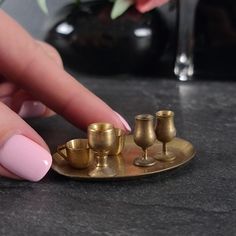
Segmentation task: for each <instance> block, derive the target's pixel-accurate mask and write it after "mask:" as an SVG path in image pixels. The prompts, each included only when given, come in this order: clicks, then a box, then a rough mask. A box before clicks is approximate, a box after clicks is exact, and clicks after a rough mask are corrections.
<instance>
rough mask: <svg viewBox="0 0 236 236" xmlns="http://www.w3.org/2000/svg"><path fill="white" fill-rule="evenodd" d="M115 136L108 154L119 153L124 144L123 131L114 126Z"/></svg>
mask: <svg viewBox="0 0 236 236" xmlns="http://www.w3.org/2000/svg"><path fill="white" fill-rule="evenodd" d="M115 136H116V139H115V142H114V144H113V147H112V149H111V150H110V151H109V154H108V155H109V156H114V155H119V154H120V153H121V152H122V150H123V148H124V146H125V137H126V135H125V131H124V130H122V129H118V128H115Z"/></svg>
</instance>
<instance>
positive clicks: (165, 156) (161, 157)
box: [155, 152, 176, 162]
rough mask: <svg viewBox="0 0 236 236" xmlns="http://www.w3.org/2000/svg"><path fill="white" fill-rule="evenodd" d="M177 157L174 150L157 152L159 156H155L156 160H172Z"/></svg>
mask: <svg viewBox="0 0 236 236" xmlns="http://www.w3.org/2000/svg"><path fill="white" fill-rule="evenodd" d="M175 158H176V156H175V154H174V153H172V152H167V153H160V154H157V156H156V157H155V159H156V160H158V161H163V162H171V161H174V160H175Z"/></svg>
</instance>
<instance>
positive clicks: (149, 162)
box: [134, 157, 156, 167]
mask: <svg viewBox="0 0 236 236" xmlns="http://www.w3.org/2000/svg"><path fill="white" fill-rule="evenodd" d="M155 164H156V160H155V159H154V158H153V157H147V158H143V157H137V158H135V159H134V165H136V166H142V167H147V166H153V165H155Z"/></svg>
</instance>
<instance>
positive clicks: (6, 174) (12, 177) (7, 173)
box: [0, 165, 21, 179]
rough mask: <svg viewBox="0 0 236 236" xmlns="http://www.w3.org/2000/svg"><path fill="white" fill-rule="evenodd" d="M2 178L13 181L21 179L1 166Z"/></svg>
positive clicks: (0, 173) (0, 174)
mask: <svg viewBox="0 0 236 236" xmlns="http://www.w3.org/2000/svg"><path fill="white" fill-rule="evenodd" d="M0 176H3V177H7V178H11V179H21V178H20V177H18V176H16V175H14V174H13V173H11V172H10V171H8V170H7V169H6V168H4V167H3V166H1V165H0Z"/></svg>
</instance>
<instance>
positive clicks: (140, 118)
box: [135, 114, 154, 120]
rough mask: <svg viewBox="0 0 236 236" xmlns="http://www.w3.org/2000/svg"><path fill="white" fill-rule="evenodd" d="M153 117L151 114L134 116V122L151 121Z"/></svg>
mask: <svg viewBox="0 0 236 236" xmlns="http://www.w3.org/2000/svg"><path fill="white" fill-rule="evenodd" d="M153 119H154V116H153V115H151V114H139V115H137V116H135V120H153Z"/></svg>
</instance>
